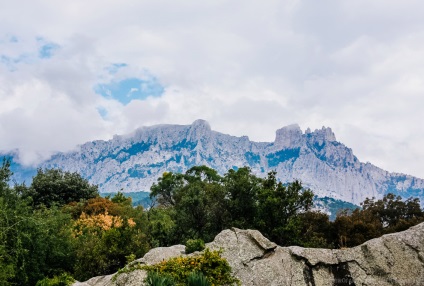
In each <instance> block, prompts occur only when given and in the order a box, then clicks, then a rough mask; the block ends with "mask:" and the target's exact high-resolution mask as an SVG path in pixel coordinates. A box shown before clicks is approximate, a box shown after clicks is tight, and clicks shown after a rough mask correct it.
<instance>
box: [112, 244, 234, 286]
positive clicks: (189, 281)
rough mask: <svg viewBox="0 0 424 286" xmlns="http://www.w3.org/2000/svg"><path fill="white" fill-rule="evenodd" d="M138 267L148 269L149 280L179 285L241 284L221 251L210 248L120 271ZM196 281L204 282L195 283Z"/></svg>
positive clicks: (128, 270) (132, 269)
mask: <svg viewBox="0 0 424 286" xmlns="http://www.w3.org/2000/svg"><path fill="white" fill-rule="evenodd" d="M136 269H143V270H147V271H148V273H150V277H151V278H149V276H148V278H147V280H148V281H149V280H150V281H157V280H160V279H161V278H162V279H163V280H165V279H166V280H167V281H174V282H175V285H177V286H184V285H211V284H212V285H240V282H239V280H238V279H236V278H235V277H233V276H232V275H231V267H230V265H229V264H228V262H227V260H225V259H224V258H222V257H221V255H220V252H219V251H216V250H214V251H210V250H209V249H208V248H207V249H205V251H204V252H203V253H201V254H199V255H195V256H187V257H174V258H171V259H169V260H166V261H162V262H160V263H158V264H155V265H135V266H133V267H132V268H129V269H128V268H126V269H124V270H123V271H121V272H120V273H122V272H130V271H134V270H136ZM153 273H154V274H153ZM117 275H119V273H118V274H117ZM199 281H200V282H199ZM195 282H199V283H203V284H193V283H195ZM158 283H159V282H158ZM151 285H162V284H151ZM164 285H168V284H164ZM170 285H172V284H170Z"/></svg>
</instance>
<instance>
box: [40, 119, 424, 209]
mask: <svg viewBox="0 0 424 286" xmlns="http://www.w3.org/2000/svg"><path fill="white" fill-rule="evenodd" d="M203 164H204V165H207V166H210V167H212V168H214V169H216V170H218V172H219V173H221V174H224V173H225V172H227V171H228V170H229V169H231V168H238V167H241V166H249V167H250V168H251V169H252V171H253V172H254V173H255V174H257V175H260V176H265V175H266V174H267V173H268V172H269V171H271V170H276V171H277V176H278V178H279V179H280V180H282V181H283V182H288V181H293V180H294V179H300V180H301V181H302V182H303V184H304V185H305V186H307V187H309V188H311V189H312V190H313V191H314V193H315V194H317V195H318V196H320V197H325V196H327V197H332V198H335V199H340V200H343V201H347V202H351V203H354V204H359V203H360V202H362V201H363V200H364V199H365V198H366V197H373V196H374V197H377V198H380V197H382V195H383V194H385V193H387V192H394V193H396V194H399V195H401V196H403V197H410V196H414V197H419V198H421V201H423V199H424V180H422V179H418V178H415V177H412V176H408V175H404V174H397V173H389V172H387V171H384V170H382V169H380V168H378V167H376V166H374V165H372V164H370V163H366V164H364V163H361V162H359V160H358V159H357V158H356V157H355V156H354V155H353V152H352V150H351V149H350V148H347V147H346V146H345V145H343V144H342V143H340V142H338V141H336V137H335V135H334V133H333V132H332V131H331V129H330V128H324V127H323V128H322V129H320V130H315V131H313V132H311V131H310V130H309V129H308V130H307V131H306V132H305V133H303V132H302V131H301V130H300V128H299V126H298V125H290V126H287V127H284V128H281V129H279V130H277V132H276V139H275V141H274V142H253V141H250V140H249V138H248V137H247V136H243V137H235V136H230V135H226V134H222V133H220V132H216V131H213V130H211V128H210V126H209V124H208V123H207V122H206V121H204V120H196V121H195V122H194V123H193V124H191V125H156V126H151V127H142V128H140V129H138V130H136V131H135V132H134V133H132V134H129V135H124V136H114V138H113V139H111V140H109V141H93V142H88V143H85V144H83V145H81V146H79V147H78V148H77V150H75V151H73V152H69V153H58V154H56V155H54V156H53V157H52V158H51V159H50V160H48V161H46V162H44V163H42V165H41V167H43V168H44V167H46V168H62V169H64V170H68V171H76V172H79V173H80V174H81V175H82V176H84V177H86V178H87V179H89V180H90V182H91V183H94V184H98V185H99V187H100V190H101V191H102V192H114V191H119V190H121V189H122V190H123V191H124V192H130V191H148V190H149V188H150V186H151V184H152V183H154V182H155V181H156V180H157V178H158V177H159V176H161V175H162V173H163V172H165V171H173V172H184V171H186V170H187V169H189V168H190V167H192V166H195V165H203Z"/></svg>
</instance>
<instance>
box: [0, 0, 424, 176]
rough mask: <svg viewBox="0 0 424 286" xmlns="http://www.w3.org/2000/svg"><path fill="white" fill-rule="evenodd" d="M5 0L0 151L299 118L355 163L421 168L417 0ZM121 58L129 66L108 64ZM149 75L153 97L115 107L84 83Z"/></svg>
mask: <svg viewBox="0 0 424 286" xmlns="http://www.w3.org/2000/svg"><path fill="white" fill-rule="evenodd" d="M23 5H24V6H25V7H26V8H25V9H22V7H23ZM4 6H5V7H6V9H1V11H0V47H1V48H0V51H1V52H0V57H1V56H2V55H4V56H7V57H9V58H12V59H18V58H20V59H21V61H20V62H17V63H13V65H14V68H15V71H13V72H10V65H9V66H7V65H5V64H1V63H0V100H1V104H0V138H2V140H1V142H0V149H3V150H4V149H10V148H20V149H21V150H22V152H23V156H22V158H23V159H24V161H25V162H35V161H36V160H37V159H38V157H39V156H45V155H46V154H47V155H48V154H50V152H53V151H57V150H69V149H70V148H72V147H73V146H75V145H76V144H78V143H83V142H85V141H87V140H93V139H99V138H110V137H111V136H112V135H113V134H114V133H119V134H122V133H126V132H130V131H132V130H133V129H135V128H136V127H139V126H141V125H150V124H156V123H179V124H188V123H191V122H192V121H194V120H195V119H197V118H204V119H207V120H209V121H210V123H211V125H212V128H214V129H216V130H218V131H223V132H226V133H230V134H235V135H248V136H249V137H250V138H251V139H254V140H258V141H271V140H273V139H274V132H275V130H276V129H278V128H280V127H282V126H284V125H286V124H291V123H294V122H297V123H299V124H300V125H301V126H302V128H304V129H306V128H307V127H311V128H312V129H314V128H320V127H321V126H322V125H326V126H330V127H332V128H333V130H334V131H335V133H336V136H337V137H338V139H339V140H340V141H342V142H343V143H345V145H347V146H349V147H351V148H352V149H353V150H354V152H355V153H356V154H357V155H358V157H359V158H360V159H361V160H363V161H371V162H373V163H375V164H377V165H379V166H381V167H383V168H386V169H388V170H390V171H400V172H405V173H410V174H413V175H417V176H420V177H424V167H423V166H424V164H423V162H424V149H423V148H421V147H420V146H422V143H423V141H424V132H423V131H424V130H423V128H424V127H422V124H421V123H420V121H421V112H422V111H421V109H422V108H421V107H422V106H424V96H423V94H424V77H423V75H424V70H423V69H424V68H423V67H424V34H423V33H422V30H423V28H424V18H423V17H422V15H421V14H422V13H421V11H422V10H423V9H424V2H422V1H417V0H415V1H413V0H406V1H401V2H399V1H394V0H393V1H391V0H389V1H387V0H385V1H382V0H378V1H372V2H370V1H365V0H357V1H342V2H335V1H328V0H324V1H301V0H291V1H290V0H288V1H266V2H262V3H261V2H258V1H241V0H240V1H224V0H220V1H201V2H199V1H184V2H180V1H178V2H177V1H154V2H152V1H138V0H126V1H121V2H119V3H118V2H116V1H100V0H94V1H89V2H87V1H82V0H81V1H70V2H67V3H63V2H60V3H59V2H57V1H37V0H34V1H29V2H28V1H10V2H8V3H7V4H6V5H4ZM12 37H16V39H17V41H10V39H11V38H12ZM38 37H41V38H43V39H44V40H45V41H46V42H48V43H54V44H57V45H59V47H60V48H58V49H56V50H55V52H54V55H53V56H52V57H51V58H48V59H38V58H37V57H36V55H37V54H38V50H39V48H40V43H38V42H37V41H36V38H38ZM117 63H125V64H127V66H125V67H122V68H120V69H119V70H117V71H116V73H115V74H113V73H110V72H109V71H108V68H109V69H110V66H111V65H112V64H117ZM146 75H149V76H154V77H156V78H157V79H158V82H160V83H161V84H162V85H163V86H164V88H165V92H164V94H163V95H162V96H161V97H148V98H147V99H145V100H133V101H132V102H130V103H129V104H127V105H126V106H124V105H122V104H121V103H119V102H118V101H115V100H112V99H106V98H103V97H101V96H99V95H97V94H95V93H94V92H93V87H94V86H95V85H96V84H98V83H99V82H110V81H111V79H116V80H120V79H123V78H129V77H138V78H144V77H145V76H146ZM99 108H100V109H101V110H104V111H105V114H103V115H104V116H103V117H102V116H101V115H100V114H99V112H98V110H99ZM53 135H54V136H53ZM3 138H5V139H3ZM40 154H41V155H40Z"/></svg>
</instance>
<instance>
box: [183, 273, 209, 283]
mask: <svg viewBox="0 0 424 286" xmlns="http://www.w3.org/2000/svg"><path fill="white" fill-rule="evenodd" d="M187 285H188V286H211V283H210V282H209V281H208V279H207V278H206V277H205V275H203V273H202V272H192V273H190V275H189V276H188V278H187Z"/></svg>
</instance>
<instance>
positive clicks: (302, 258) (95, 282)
mask: <svg viewBox="0 0 424 286" xmlns="http://www.w3.org/2000/svg"><path fill="white" fill-rule="evenodd" d="M207 247H208V248H210V249H212V250H215V249H222V250H223V252H222V256H223V257H225V258H226V259H227V260H228V262H229V264H230V265H231V267H232V269H233V273H234V275H235V276H236V277H238V278H239V279H240V280H241V282H242V285H249V286H250V285H251V286H254V285H255V286H262V285H263V286H272V285H275V286H285V285H287V286H289V285H290V286H303V285H304V286H321V285H329V286H330V285H351V286H352V285H356V286H359V285H361V286H366V285H378V286H385V285H387V286H388V285H399V286H409V285H424V223H422V224H419V225H417V226H414V227H411V228H410V229H408V230H406V231H403V232H399V233H394V234H388V235H384V236H382V237H380V238H376V239H372V240H370V241H367V242H365V243H364V244H362V245H359V246H356V247H353V248H349V249H312V248H302V247H297V246H291V247H280V246H278V245H276V244H275V243H273V242H271V241H269V240H268V239H266V238H265V237H264V236H263V235H262V234H261V233H260V232H258V231H255V230H240V229H236V228H233V229H231V230H224V231H222V232H221V233H220V234H218V235H217V236H216V238H215V240H214V241H213V242H211V243H208V244H207ZM183 253H184V246H182V245H177V246H172V247H166V248H155V249H152V250H151V251H150V252H149V253H147V254H146V255H145V256H144V257H143V258H141V259H139V260H137V262H140V263H144V264H154V263H157V262H159V261H161V260H162V259H167V258H170V257H175V256H180V255H184V254H183ZM145 275H146V273H145V272H144V271H141V270H137V271H134V272H131V273H125V274H121V275H119V276H118V278H117V279H116V281H114V282H112V276H113V275H108V276H101V277H95V278H92V279H90V280H88V281H86V282H82V283H81V282H77V283H75V284H74V286H112V285H113V286H115V285H116V286H121V285H128V286H132V285H134V286H135V285H143V282H142V281H143V279H144V278H145Z"/></svg>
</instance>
